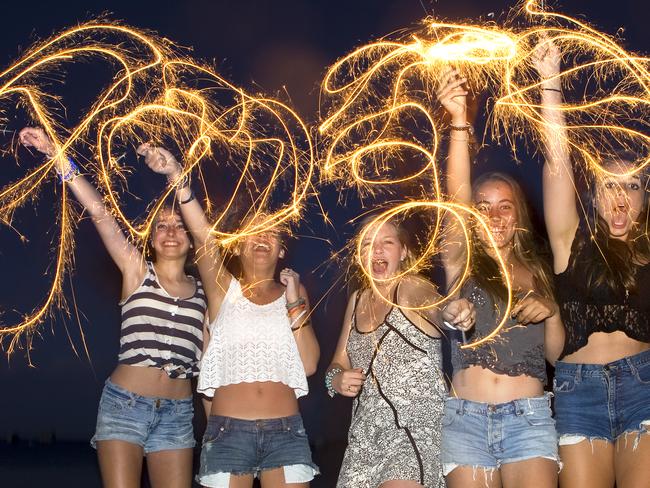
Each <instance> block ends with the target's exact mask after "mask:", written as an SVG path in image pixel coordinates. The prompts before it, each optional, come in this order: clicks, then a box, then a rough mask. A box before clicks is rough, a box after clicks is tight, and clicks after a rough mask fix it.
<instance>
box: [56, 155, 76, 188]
mask: <svg viewBox="0 0 650 488" xmlns="http://www.w3.org/2000/svg"><path fill="white" fill-rule="evenodd" d="M67 158H68V164H69V165H70V168H69V169H68V171H66V172H65V173H59V177H60V178H61V183H65V182H66V181H70V180H74V179H75V178H76V177H77V176H79V167H78V166H77V165H76V164H75V162H74V161H73V160H72V158H71V157H70V156H68V157H67Z"/></svg>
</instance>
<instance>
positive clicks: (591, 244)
mask: <svg viewBox="0 0 650 488" xmlns="http://www.w3.org/2000/svg"><path fill="white" fill-rule="evenodd" d="M559 68H560V53H559V51H558V49H557V47H556V46H554V45H552V44H550V43H548V44H547V47H546V48H545V49H544V50H542V51H540V53H539V56H538V59H537V69H538V71H539V72H540V75H541V76H542V80H543V81H542V87H541V88H542V100H543V102H544V103H543V106H544V107H545V109H544V110H543V112H542V115H543V116H544V118H545V119H546V121H547V122H548V125H547V127H548V129H547V131H546V134H545V138H546V146H547V154H546V165H545V166H544V208H545V219H546V226H547V230H548V235H549V239H550V242H551V247H552V249H553V266H554V270H555V273H556V275H555V280H556V290H557V291H556V295H557V298H558V303H559V306H560V311H561V314H562V320H563V321H564V325H565V327H566V329H567V340H566V344H565V346H564V350H563V352H562V355H561V361H558V363H557V365H556V372H555V373H556V374H555V395H556V402H555V408H556V419H557V430H558V435H559V444H560V456H561V458H562V461H563V463H564V468H563V469H562V472H561V473H560V485H561V486H563V487H571V488H573V487H582V486H585V487H586V486H588V487H590V488H592V487H612V486H614V483H616V486H617V488H625V487H640V486H650V485H649V483H650V481H649V480H650V436H647V435H642V434H647V433H648V429H649V428H650V300H648V288H649V287H650V266H649V264H648V263H649V262H650V241H649V239H648V228H647V218H648V192H647V190H646V188H647V183H648V179H647V176H644V175H642V174H639V173H635V172H633V171H631V170H632V169H633V163H634V162H635V161H636V160H637V159H639V156H637V155H634V154H620V155H619V156H618V157H616V158H612V159H611V160H604V161H600V164H601V165H602V166H603V167H605V168H606V169H608V170H609V171H610V172H611V173H613V174H620V175H625V176H604V177H601V178H599V179H598V181H596V182H595V184H594V185H593V186H594V188H595V194H594V195H593V197H592V200H591V202H590V203H591V204H592V206H593V208H594V210H595V212H593V214H594V215H595V221H594V222H585V221H583V220H582V219H581V218H580V215H579V213H578V206H577V202H576V194H575V187H574V177H573V170H572V165H571V160H570V150H569V147H568V144H569V143H570V141H569V140H568V139H567V133H566V129H565V122H564V118H563V115H562V112H561V111H560V110H558V109H557V107H560V106H561V103H562V95H561V92H560V82H559V78H558V77H557V75H558V73H559Z"/></svg>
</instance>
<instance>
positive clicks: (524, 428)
mask: <svg viewBox="0 0 650 488" xmlns="http://www.w3.org/2000/svg"><path fill="white" fill-rule="evenodd" d="M538 457H540V458H546V459H551V460H553V461H555V462H557V463H558V464H559V458H558V454H557V437H556V434H555V421H554V420H553V417H552V413H551V395H550V394H549V393H546V394H545V395H544V396H542V397H536V398H522V399H519V400H513V401H511V402H507V403H498V404H488V403H479V402H472V401H469V400H463V399H461V398H451V397H450V398H447V400H446V401H445V414H444V417H443V419H442V469H443V474H444V475H445V476H447V475H448V474H449V473H451V472H452V471H453V470H454V469H455V468H457V467H461V466H471V467H473V468H474V469H476V468H482V469H484V470H485V471H486V472H487V471H493V470H495V469H499V468H500V467H501V465H502V464H507V463H514V462H518V461H525V460H527V459H533V458H538Z"/></svg>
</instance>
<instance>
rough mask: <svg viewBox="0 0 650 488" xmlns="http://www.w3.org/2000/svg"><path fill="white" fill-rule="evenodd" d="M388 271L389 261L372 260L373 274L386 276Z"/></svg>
mask: <svg viewBox="0 0 650 488" xmlns="http://www.w3.org/2000/svg"><path fill="white" fill-rule="evenodd" d="M386 269H388V261H386V260H384V259H373V260H372V272H373V274H384V273H386Z"/></svg>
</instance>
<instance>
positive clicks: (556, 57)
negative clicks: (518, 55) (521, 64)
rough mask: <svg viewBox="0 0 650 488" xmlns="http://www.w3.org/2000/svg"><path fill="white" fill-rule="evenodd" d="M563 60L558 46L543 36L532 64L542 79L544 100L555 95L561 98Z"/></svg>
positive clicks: (535, 51) (535, 50)
mask: <svg viewBox="0 0 650 488" xmlns="http://www.w3.org/2000/svg"><path fill="white" fill-rule="evenodd" d="M561 59H562V55H561V53H560V49H559V48H558V46H557V44H555V43H554V42H553V41H552V40H550V39H549V38H548V36H546V35H544V34H543V35H541V36H540V40H539V42H538V44H537V46H535V49H534V51H533V55H532V62H533V66H534V67H535V69H536V70H537V72H538V73H539V76H540V78H541V79H542V98H544V97H545V96H548V95H550V94H553V93H557V95H556V97H557V98H559V97H560V94H561V91H560V77H559V74H560V61H561ZM547 92H550V93H547Z"/></svg>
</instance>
